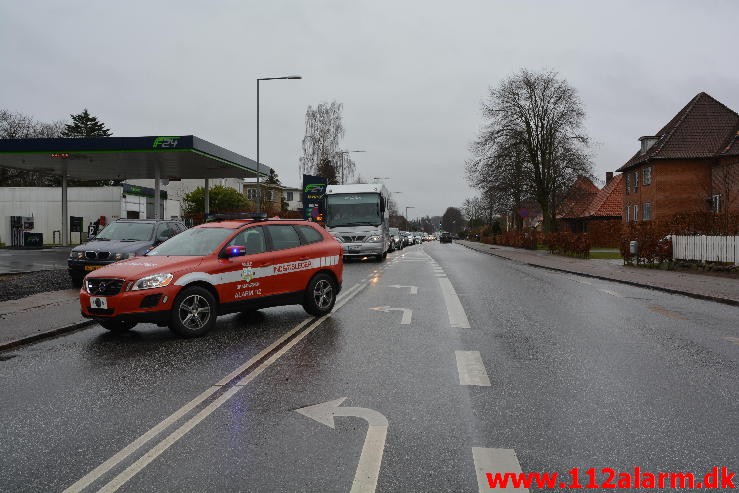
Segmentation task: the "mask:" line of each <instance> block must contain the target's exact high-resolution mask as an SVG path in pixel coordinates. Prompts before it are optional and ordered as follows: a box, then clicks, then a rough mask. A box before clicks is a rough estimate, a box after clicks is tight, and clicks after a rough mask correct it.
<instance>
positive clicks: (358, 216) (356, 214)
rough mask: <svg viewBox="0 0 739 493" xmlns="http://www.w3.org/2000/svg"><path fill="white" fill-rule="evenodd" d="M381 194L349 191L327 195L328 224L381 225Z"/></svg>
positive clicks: (337, 225)
mask: <svg viewBox="0 0 739 493" xmlns="http://www.w3.org/2000/svg"><path fill="white" fill-rule="evenodd" d="M380 224H382V217H381V215H380V195H379V194H376V193H348V194H335V195H327V196H326V226H328V227H341V226H379V225H380Z"/></svg>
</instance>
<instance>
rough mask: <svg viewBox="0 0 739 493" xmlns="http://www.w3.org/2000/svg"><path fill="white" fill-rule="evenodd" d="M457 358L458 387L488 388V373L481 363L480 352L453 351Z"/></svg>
mask: <svg viewBox="0 0 739 493" xmlns="http://www.w3.org/2000/svg"><path fill="white" fill-rule="evenodd" d="M454 355H455V356H456V357H457V372H459V384H460V385H477V386H480V387H490V379H489V378H488V372H487V371H485V365H484V364H483V362H482V357H481V356H480V351H454Z"/></svg>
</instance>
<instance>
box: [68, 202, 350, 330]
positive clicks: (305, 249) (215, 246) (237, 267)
mask: <svg viewBox="0 0 739 493" xmlns="http://www.w3.org/2000/svg"><path fill="white" fill-rule="evenodd" d="M343 266H344V264H343V258H342V248H341V245H340V244H339V243H338V242H337V241H336V240H335V239H334V238H333V237H332V236H331V235H330V234H328V233H327V232H326V231H325V230H324V229H323V228H321V227H320V226H318V225H316V224H314V223H311V222H307V221H300V220H280V219H266V218H259V219H230V218H225V217H216V220H215V221H214V222H208V223H206V224H203V225H200V226H196V227H194V228H190V229H188V230H186V231H184V232H182V233H180V234H179V235H177V236H175V237H173V238H171V239H169V240H167V241H165V242H164V243H162V244H160V245H159V246H157V247H156V248H155V249H154V250H152V251H150V252H149V253H147V254H146V255H145V256H142V257H134V258H131V259H128V260H124V261H122V262H117V263H115V264H111V265H109V266H106V267H103V268H101V269H98V270H95V271H93V272H91V273H90V274H88V275H87V276H86V277H85V279H84V282H83V283H82V289H81V291H80V304H81V307H82V315H83V316H84V317H87V318H92V319H95V321H97V322H98V323H100V325H102V326H103V327H105V328H106V329H108V330H112V331H125V330H129V329H131V328H132V327H134V326H135V325H136V324H137V323H139V322H149V323H156V324H157V325H159V326H166V325H168V326H169V327H170V329H172V330H173V331H174V332H176V333H177V334H179V335H181V336H184V337H194V336H199V335H202V334H205V333H206V332H208V331H209V330H211V329H212V328H213V326H214V325H215V322H216V317H217V316H218V315H224V314H226V313H234V312H241V311H249V310H254V309H258V308H266V307H270V306H280V305H293V304H300V305H303V307H304V308H305V310H306V311H307V312H308V313H310V314H311V315H314V316H322V315H325V314H327V313H329V312H330V311H331V310H332V309H333V307H334V303H335V301H336V295H337V294H338V292H339V290H340V289H341V282H342V273H343Z"/></svg>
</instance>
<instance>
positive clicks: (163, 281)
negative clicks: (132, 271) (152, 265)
mask: <svg viewBox="0 0 739 493" xmlns="http://www.w3.org/2000/svg"><path fill="white" fill-rule="evenodd" d="M173 277H174V276H173V275H172V274H154V275H153V276H147V277H142V278H141V279H139V280H138V281H136V282H135V283H134V285H133V288H131V290H132V291H139V290H141V289H154V288H163V287H164V286H168V285H169V283H170V282H172V278H173Z"/></svg>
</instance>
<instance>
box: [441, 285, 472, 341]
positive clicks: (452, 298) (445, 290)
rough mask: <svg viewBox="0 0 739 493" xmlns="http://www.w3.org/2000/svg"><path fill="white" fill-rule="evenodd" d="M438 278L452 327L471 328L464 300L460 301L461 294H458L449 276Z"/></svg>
mask: <svg viewBox="0 0 739 493" xmlns="http://www.w3.org/2000/svg"><path fill="white" fill-rule="evenodd" d="M438 279H439V287H441V294H442V295H443V296H444V303H445V304H446V310H447V313H448V314H449V323H450V324H451V326H452V328H453V329H469V328H470V322H469V320H468V319H467V314H466V313H465V311H464V307H463V306H462V302H461V301H459V296H457V292H456V291H455V290H454V286H452V282H451V281H450V280H449V278H447V277H439V278H438Z"/></svg>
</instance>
